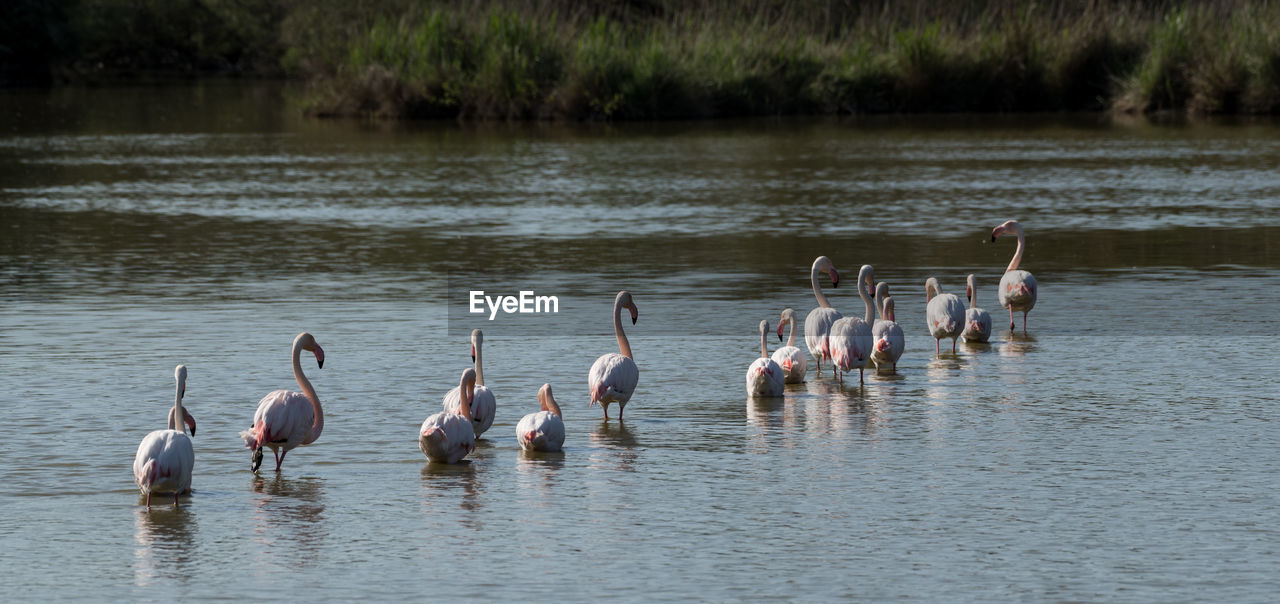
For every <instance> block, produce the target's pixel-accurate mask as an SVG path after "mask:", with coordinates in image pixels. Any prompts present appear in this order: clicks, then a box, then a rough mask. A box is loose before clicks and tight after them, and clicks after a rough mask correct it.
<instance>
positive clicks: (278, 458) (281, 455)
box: [272, 450, 289, 472]
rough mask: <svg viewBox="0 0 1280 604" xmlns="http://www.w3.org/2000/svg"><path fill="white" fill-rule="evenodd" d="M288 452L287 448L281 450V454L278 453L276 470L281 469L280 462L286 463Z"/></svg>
mask: <svg viewBox="0 0 1280 604" xmlns="http://www.w3.org/2000/svg"><path fill="white" fill-rule="evenodd" d="M272 452H273V453H274V452H275V451H272ZM288 453H289V451H287V450H286V451H282V452H280V454H279V455H276V471H277V472H279V471H280V464H282V463H284V456H285V455H287V454H288Z"/></svg>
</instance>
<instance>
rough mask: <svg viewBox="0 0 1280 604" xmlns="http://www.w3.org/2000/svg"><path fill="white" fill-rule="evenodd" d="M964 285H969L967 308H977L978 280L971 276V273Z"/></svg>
mask: <svg viewBox="0 0 1280 604" xmlns="http://www.w3.org/2000/svg"><path fill="white" fill-rule="evenodd" d="M966 285H968V286H969V308H977V307H978V282H977V280H975V279H974V278H973V275H969V281H968V283H966Z"/></svg>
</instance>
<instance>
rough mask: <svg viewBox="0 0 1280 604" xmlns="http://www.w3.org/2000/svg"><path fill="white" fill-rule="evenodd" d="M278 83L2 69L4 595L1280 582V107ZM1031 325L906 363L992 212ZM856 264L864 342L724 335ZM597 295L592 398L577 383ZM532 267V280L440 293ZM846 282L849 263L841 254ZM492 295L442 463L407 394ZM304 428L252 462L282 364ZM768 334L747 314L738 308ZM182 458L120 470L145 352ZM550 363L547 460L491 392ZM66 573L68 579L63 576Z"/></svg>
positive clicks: (973, 264) (132, 438) (768, 593)
mask: <svg viewBox="0 0 1280 604" xmlns="http://www.w3.org/2000/svg"><path fill="white" fill-rule="evenodd" d="M281 94H282V93H281V91H280V90H279V89H278V88H276V87H273V86H271V85H257V84H238V83H200V84H193V85H182V86H172V87H165V88H154V87H133V88H123V89H116V88H106V89H94V90H77V89H61V90H57V91H53V92H48V91H6V92H5V94H3V95H0V133H2V134H0V233H2V235H0V419H3V421H0V459H3V460H4V461H3V462H0V501H3V509H4V510H5V513H4V514H0V541H2V542H3V547H0V551H2V552H3V553H2V554H0V556H3V558H0V559H3V561H4V566H5V568H6V572H5V573H4V574H3V575H2V576H0V591H2V592H3V593H24V594H29V595H30V597H45V596H61V597H71V598H78V599H79V598H95V597H96V598H110V599H171V598H182V597H191V596H197V597H199V596H203V597H208V596H211V595H217V596H221V597H229V598H262V597H303V598H318V597H319V598H323V597H330V598H342V599H350V598H356V597H374V598H380V599H391V598H403V597H406V596H410V597H411V596H415V595H421V594H423V593H432V594H434V595H437V596H440V597H456V596H486V597H494V598H500V597H531V596H532V597H537V598H542V599H546V598H548V597H555V598H564V597H568V598H569V599H601V598H626V599H653V598H675V597H680V596H695V597H699V598H705V599H731V598H746V597H776V596H791V597H796V598H812V597H818V598H824V599H829V598H834V597H855V598H863V599H886V598H893V597H904V596H905V597H910V598H914V599H928V600H939V599H946V600H957V599H963V600H995V599H999V600H1016V601H1026V600H1109V601H1115V600H1137V601H1152V600H1173V599H1179V600H1187V599H1190V600H1196V599H1204V598H1205V597H1206V596H1208V595H1210V594H1212V596H1213V597H1222V598H1225V599H1228V600H1230V601H1242V600H1266V599H1269V598H1270V597H1271V594H1274V593H1275V592H1276V591H1277V588H1280V585H1278V584H1277V583H1278V582H1277V580H1276V577H1277V576H1280V575H1278V574H1277V571H1280V556H1277V554H1276V543H1277V535H1276V532H1275V529H1274V526H1275V525H1276V521H1277V520H1280V513H1278V506H1277V499H1276V496H1275V492H1276V490H1277V489H1276V484H1275V480H1274V478H1273V477H1274V476H1275V475H1276V470H1277V469H1278V467H1277V466H1278V462H1280V453H1277V447H1275V443H1276V442H1277V439H1278V438H1280V434H1278V433H1277V431H1276V428H1275V422H1274V421H1272V419H1273V417H1274V411H1273V408H1274V406H1275V404H1276V402H1277V398H1280V396H1278V395H1280V388H1278V387H1277V378H1276V371H1275V368H1276V366H1277V363H1276V361H1277V357H1276V354H1275V353H1274V352H1273V348H1274V347H1273V345H1272V342H1271V339H1270V334H1272V333H1275V332H1276V331H1277V328H1280V313H1277V309H1280V304H1278V302H1280V300H1278V298H1280V295H1278V294H1277V292H1278V291H1280V249H1277V244H1276V242H1277V241H1280V171H1278V170H1277V169H1276V167H1277V166H1280V124H1277V123H1275V122H1270V121H1262V122H1230V123H1223V122H1204V123H1193V124H1165V125H1152V124H1147V123H1137V122H1135V123H1112V122H1109V121H1107V120H1103V119H1100V118H1097V117H1096V116H1051V117H1029V118H1028V117H973V116H957V117H947V118H930V117H915V118H900V119H899V118H889V119H885V118H881V119H859V120H830V121H827V120H823V121H815V120H758V121H746V122H709V123H674V124H635V125H597V126H563V125H546V124H533V125H528V124H519V125H459V124H454V123H428V124H393V123H379V122H326V121H308V120H304V119H302V118H299V117H296V116H297V113H296V111H295V110H293V109H291V108H290V106H289V104H288V102H287V101H285V100H282V97H281ZM1011 217H1017V218H1019V219H1020V220H1022V222H1023V224H1024V225H1025V226H1026V228H1027V231H1028V234H1029V241H1028V243H1029V249H1028V251H1027V256H1026V259H1025V268H1027V269H1028V270H1031V271H1032V272H1034V273H1035V274H1036V276H1037V277H1038V279H1039V280H1040V285H1041V292H1040V296H1041V298H1040V302H1039V304H1038V305H1037V307H1036V309H1035V310H1034V311H1033V312H1032V314H1031V329H1030V334H1029V335H1028V336H1021V335H1019V336H1012V335H1011V334H1009V333H1008V330H1007V329H1004V328H1003V327H1002V324H1003V320H1002V318H1001V317H1002V315H1000V314H998V313H996V312H993V316H994V317H995V318H996V321H995V323H996V325H997V329H996V335H995V337H994V338H993V343H992V344H991V345H990V346H976V347H966V346H963V345H962V346H961V349H960V353H959V354H957V355H949V354H947V355H943V356H941V357H935V356H934V354H933V342H932V341H931V340H930V339H929V338H928V335H927V333H926V331H925V329H924V325H923V312H924V295H923V281H924V279H925V277H927V276H937V277H938V278H939V279H940V280H941V281H942V283H943V285H944V287H945V288H946V289H948V290H949V291H952V292H957V293H958V292H962V291H963V279H964V275H966V274H967V273H969V272H974V273H977V275H978V278H979V283H980V286H981V288H982V291H981V292H980V294H981V298H980V299H979V302H980V304H981V305H982V306H984V307H986V308H987V309H988V310H993V311H995V310H998V308H997V304H996V301H995V295H994V293H995V284H996V282H997V280H998V278H999V275H1000V272H1001V270H1002V269H1003V267H1004V265H1005V264H1006V263H1007V262H1008V258H1009V256H1010V255H1012V253H1013V247H1014V246H1013V242H1012V241H1005V240H1001V241H1000V242H997V243H995V244H992V243H990V242H989V241H987V238H988V237H987V236H988V235H989V232H990V228H991V227H992V226H994V225H996V224H998V223H999V222H1001V221H1003V220H1005V219H1007V218H1011ZM819 254H825V255H828V256H830V257H831V258H832V259H833V260H834V261H835V263H836V265H837V267H838V268H839V269H840V270H841V271H842V275H843V276H844V277H845V278H846V279H847V281H845V282H846V283H848V284H849V285H852V283H853V279H852V276H853V275H854V274H856V270H857V267H858V266H859V265H861V264H863V263H869V264H872V265H874V266H875V267H876V269H877V276H878V278H880V279H883V280H885V281H888V282H889V283H890V284H891V287H892V288H893V289H894V293H895V298H896V299H897V314H898V317H899V321H900V322H901V323H902V324H903V326H904V328H905V330H906V334H907V351H906V353H905V355H904V356H903V359H902V362H901V363H900V372H899V374H898V375H896V376H875V377H869V379H868V382H867V385H866V386H865V387H864V388H855V387H852V386H848V385H847V386H845V387H843V388H842V387H839V386H838V385H836V384H834V383H832V382H831V380H830V379H828V378H827V377H823V378H820V379H814V378H812V377H811V378H810V380H809V382H808V383H807V384H804V385H801V386H798V387H791V388H789V389H788V391H787V396H786V397H785V398H784V399H780V400H776V401H750V400H747V399H746V397H745V396H744V393H743V391H742V382H743V373H744V371H745V369H746V366H747V365H748V364H749V363H750V362H751V360H752V358H753V355H754V351H755V349H756V347H757V346H758V340H757V338H756V336H755V326H756V324H757V323H758V322H759V320H760V319H762V318H768V319H769V320H770V321H771V322H776V320H777V314H778V312H779V311H780V310H781V309H782V308H784V307H786V306H791V307H794V308H796V309H797V310H798V311H800V314H801V316H803V315H804V314H805V313H807V311H808V310H809V309H810V308H812V306H813V297H812V294H811V293H810V292H809V290H808V267H809V264H810V263H811V262H812V260H813V258H814V257H815V256H817V255H819ZM623 288H626V289H629V290H631V291H632V292H633V294H634V295H635V300H636V303H637V305H638V306H639V308H640V320H639V322H638V323H637V324H636V325H635V326H634V327H630V328H629V329H628V333H629V334H630V335H631V337H632V344H633V347H634V349H635V353H636V358H637V362H638V364H639V366H640V369H641V377H640V386H639V388H638V390H637V394H636V396H635V398H634V399H633V401H632V403H631V404H630V405H629V406H628V408H627V412H626V417H627V421H626V422H625V424H623V425H619V423H618V422H616V421H612V422H608V423H604V422H601V421H600V411H599V409H587V408H586V374H587V369H588V367H589V366H590V363H591V361H592V360H593V359H594V358H595V357H596V356H598V355H600V354H603V353H605V352H609V351H610V350H611V349H616V347H615V345H614V343H613V341H612V338H611V336H610V335H609V329H610V328H609V317H608V313H609V306H610V304H611V302H612V299H613V294H614V293H616V291H617V290H619V289H623ZM471 289H485V290H486V291H489V292H500V293H514V292H515V291H518V290H519V289H534V290H537V292H538V293H539V294H548V295H557V296H558V297H559V299H560V304H561V307H560V313H559V314H557V315H554V316H548V315H535V316H519V317H501V316H500V317H499V319H498V320H495V321H492V322H490V321H486V320H485V319H484V318H483V317H476V316H468V315H467V313H466V310H465V308H464V305H465V299H466V296H467V292H469V291H470V290H471ZM827 293H828V295H829V296H831V298H832V300H833V303H834V304H835V305H836V307H837V308H839V309H841V310H843V311H845V312H846V313H849V312H851V311H853V312H860V311H858V310H857V309H860V308H861V305H860V304H858V303H857V302H856V297H855V295H854V293H853V291H852V288H850V287H849V286H848V285H846V286H843V287H841V288H839V289H836V290H834V291H832V290H830V289H828V290H827ZM477 326H479V327H482V328H483V329H485V332H486V348H485V357H484V358H485V360H486V367H485V376H486V381H487V383H488V384H489V385H490V387H491V388H493V390H494V391H495V393H496V395H497V399H498V416H497V419H496V421H495V423H494V426H493V428H492V429H491V430H490V432H489V433H488V434H486V438H485V439H483V441H482V444H481V446H480V449H479V450H478V451H477V452H476V453H475V454H474V455H473V456H472V461H471V463H469V464H465V465H460V466H453V467H440V466H434V465H429V464H427V462H426V460H425V458H424V457H423V456H422V454H421V453H420V452H419V451H418V448H417V441H416V429H417V427H418V426H419V425H420V424H421V422H422V420H423V419H424V418H425V417H426V416H427V415H429V414H430V413H433V412H435V411H436V410H437V409H438V408H439V400H440V397H441V396H442V395H443V394H444V392H445V391H446V390H448V389H449V388H450V387H452V386H453V385H456V381H457V375H458V373H459V372H460V371H461V370H462V369H463V368H464V367H465V366H466V365H467V363H468V361H469V357H468V355H467V353H468V350H469V348H468V345H467V342H466V333H467V332H468V331H469V330H470V329H471V328H473V327H477ZM304 329H305V330H308V331H311V332H312V333H313V334H315V336H316V338H317V340H319V341H320V343H321V344H322V345H323V346H324V347H325V351H326V363H325V368H324V369H323V370H315V369H313V367H314V365H310V366H309V367H310V368H312V369H309V372H310V375H311V377H312V380H313V381H314V383H315V384H316V388H317V390H318V392H319V394H320V397H321V399H322V401H323V402H324V405H325V412H326V426H325V431H324V434H323V436H322V437H321V439H320V440H319V441H318V442H317V443H316V444H314V445H313V446H309V447H305V448H301V449H298V450H296V451H294V452H293V453H291V454H290V456H289V458H288V461H287V462H286V464H285V469H284V471H283V472H282V473H281V475H279V476H275V475H274V474H272V473H264V474H263V475H262V476H261V477H255V476H254V475H253V474H251V473H250V472H249V470H248V465H249V459H248V457H249V456H248V454H247V452H246V451H245V450H244V449H243V446H242V444H241V443H240V441H239V439H238V438H237V437H236V431H238V430H240V429H243V428H244V427H246V426H247V424H248V422H249V419H250V417H251V415H252V413H253V409H254V406H255V404H256V401H257V400H258V399H259V398H260V397H261V396H262V395H263V394H265V393H266V392H267V391H269V390H272V389H275V388H280V387H287V386H290V384H291V383H292V380H291V377H290V374H289V366H288V359H287V353H288V347H289V343H290V341H291V339H292V337H293V336H294V335H295V334H296V333H297V332H299V331H301V330H304ZM770 345H771V346H773V345H774V343H773V342H771V343H770ZM178 363H185V364H187V365H188V367H189V369H190V378H189V381H188V386H187V398H186V404H187V406H188V407H189V409H190V410H191V411H192V413H193V414H195V415H196V417H197V418H198V420H199V422H200V424H199V425H200V430H199V434H198V436H197V437H196V438H195V439H194V441H195V446H196V473H195V480H194V486H195V489H196V493H195V495H194V496H193V497H192V498H191V499H190V500H189V501H188V502H187V503H186V504H185V506H184V507H183V508H181V509H180V510H174V509H171V508H169V507H167V506H157V507H156V508H155V509H153V510H152V511H151V512H150V513H147V512H146V511H144V510H143V509H142V507H141V506H140V505H139V502H140V500H139V498H138V496H137V491H136V489H135V488H134V486H133V483H132V479H131V478H132V477H131V475H130V466H131V463H132V458H133V453H134V451H135V449H136V447H137V444H138V442H139V441H140V440H141V438H142V437H143V436H144V435H145V434H146V433H147V432H148V431H150V430H153V429H157V428H160V427H162V424H163V421H164V417H165V416H164V413H165V410H166V407H167V405H168V404H169V401H170V398H171V396H172V390H171V389H172V383H171V381H170V380H171V379H172V377H171V376H172V370H173V366H174V365H175V364H178ZM543 382H551V383H552V384H553V385H555V388H556V393H557V395H558V398H560V400H561V405H562V406H563V408H564V409H565V415H566V418H565V420H566V424H567V427H568V438H567V440H566V443H565V453H564V454H563V455H561V456H526V455H522V454H521V453H520V452H519V451H518V448H517V446H516V441H515V437H514V425H515V423H516V422H517V421H518V420H519V418H520V417H521V416H522V415H524V414H525V413H528V412H531V411H533V410H535V409H536V407H537V403H536V400H535V396H534V395H535V392H536V389H537V387H538V386H539V385H541V384H542V383H543ZM55 570H56V572H54V571H55Z"/></svg>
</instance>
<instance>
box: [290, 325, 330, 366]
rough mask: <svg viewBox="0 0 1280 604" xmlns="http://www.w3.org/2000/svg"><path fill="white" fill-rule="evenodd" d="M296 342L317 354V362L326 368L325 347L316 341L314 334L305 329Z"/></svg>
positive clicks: (302, 347) (300, 346)
mask: <svg viewBox="0 0 1280 604" xmlns="http://www.w3.org/2000/svg"><path fill="white" fill-rule="evenodd" d="M296 342H297V345H298V347H299V348H301V349H303V350H305V351H307V352H310V353H312V354H314V355H316V364H317V365H319V366H320V368H321V369H324V349H323V348H321V347H320V345H319V344H317V343H316V339H315V337H314V336H312V335H311V334H309V333H307V332H305V331H304V332H302V333H300V334H298V339H297V340H296Z"/></svg>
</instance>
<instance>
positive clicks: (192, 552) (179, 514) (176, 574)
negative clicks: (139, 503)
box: [133, 502, 199, 587]
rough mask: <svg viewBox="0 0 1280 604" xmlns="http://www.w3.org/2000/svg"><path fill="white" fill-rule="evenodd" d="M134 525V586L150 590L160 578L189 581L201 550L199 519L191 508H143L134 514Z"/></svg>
mask: <svg viewBox="0 0 1280 604" xmlns="http://www.w3.org/2000/svg"><path fill="white" fill-rule="evenodd" d="M152 503H154V502H152ZM133 524H134V532H133V542H134V546H135V547H134V550H133V583H134V585H136V586H138V587H150V586H152V585H153V584H154V583H155V582H156V581H157V579H176V580H179V581H187V580H189V579H190V576H191V570H192V567H193V566H194V565H195V563H196V562H197V554H196V552H197V551H198V549H199V546H198V542H197V541H196V539H195V537H196V536H197V532H198V531H197V524H196V516H195V512H194V511H193V510H192V509H191V508H190V507H180V508H170V509H161V508H154V507H153V508H152V510H151V511H147V509H146V508H140V509H137V510H135V511H134V515H133Z"/></svg>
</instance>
